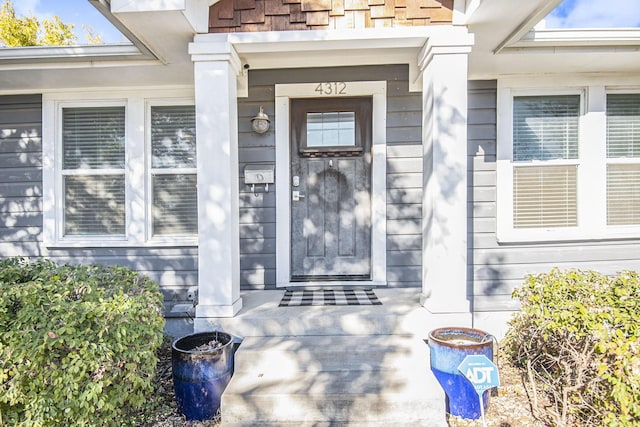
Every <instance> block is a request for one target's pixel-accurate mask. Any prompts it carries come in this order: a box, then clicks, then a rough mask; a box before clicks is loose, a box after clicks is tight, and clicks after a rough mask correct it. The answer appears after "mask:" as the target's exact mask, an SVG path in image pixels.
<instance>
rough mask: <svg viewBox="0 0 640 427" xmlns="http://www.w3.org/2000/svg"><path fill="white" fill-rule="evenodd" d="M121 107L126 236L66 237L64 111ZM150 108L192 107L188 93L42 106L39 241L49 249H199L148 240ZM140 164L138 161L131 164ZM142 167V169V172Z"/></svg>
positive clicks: (116, 93)
mask: <svg viewBox="0 0 640 427" xmlns="http://www.w3.org/2000/svg"><path fill="white" fill-rule="evenodd" d="M110 105H122V106H124V107H125V140H126V145H125V204H126V206H125V212H126V223H125V230H126V232H125V236H124V237H122V236H104V235H98V236H64V232H63V221H64V210H63V209H64V206H63V203H61V200H63V199H64V197H63V196H64V194H63V188H62V179H61V176H62V174H61V172H62V153H61V147H62V126H61V120H62V117H61V114H62V108H64V107H100V106H110ZM151 105H195V100H194V99H193V91H192V90H189V89H149V90H146V91H122V90H112V91H100V90H96V91H86V92H51V93H45V94H43V100H42V110H43V111H42V154H43V161H42V164H43V227H44V231H43V237H44V244H45V246H46V247H48V248H84V247H98V248H100V247H160V246H162V247H171V246H174V247H175V246H197V242H198V238H197V235H194V236H184V237H181V236H167V237H154V238H153V239H152V238H150V236H151V216H150V207H149V205H150V203H151V194H150V185H151V184H150V182H149V181H150V173H149V168H148V166H149V165H150V161H149V155H150V154H149V153H150V151H149V149H150V145H151V142H150V141H151V140H150V135H151V132H150V129H149V124H150V114H149V112H150V107H151ZM133 159H140V160H139V161H130V160H133ZM140 161H141V162H142V167H140V166H141V165H140Z"/></svg>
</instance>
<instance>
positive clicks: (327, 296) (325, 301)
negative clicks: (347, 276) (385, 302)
mask: <svg viewBox="0 0 640 427" xmlns="http://www.w3.org/2000/svg"><path fill="white" fill-rule="evenodd" d="M303 305H304V306H308V305H382V303H381V302H380V300H379V299H378V297H377V296H376V294H375V293H374V292H373V289H348V290H335V289H321V290H308V289H300V290H287V291H285V293H284V296H283V297H282V301H280V307H291V306H303Z"/></svg>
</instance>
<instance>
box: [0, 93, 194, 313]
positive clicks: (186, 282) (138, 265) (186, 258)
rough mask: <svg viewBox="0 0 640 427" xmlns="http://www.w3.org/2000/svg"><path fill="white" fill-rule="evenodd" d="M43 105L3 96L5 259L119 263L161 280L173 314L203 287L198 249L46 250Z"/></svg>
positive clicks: (0, 159) (0, 143) (0, 150)
mask: <svg viewBox="0 0 640 427" xmlns="http://www.w3.org/2000/svg"><path fill="white" fill-rule="evenodd" d="M41 135H42V100H41V96H40V95H11V96H0V201H1V202H0V206H1V209H2V218H3V220H2V223H0V257H2V258H6V257H11V256H24V257H46V258H49V259H51V260H53V261H56V262H60V263H65V262H69V263H101V264H107V265H108V264H117V265H122V266H126V267H130V268H133V269H135V270H138V271H140V272H141V273H144V274H147V275H148V276H150V277H151V278H152V279H154V280H155V281H157V282H158V283H159V284H160V286H161V287H162V291H163V293H164V295H165V303H166V304H165V305H166V308H167V310H170V309H171V306H173V305H174V304H175V303H180V302H184V301H186V299H187V291H188V288H189V287H197V285H198V281H197V275H198V265H197V249H196V248H175V247H174V248H167V249H164V248H100V249H97V248H96V249H92V248H82V249H62V248H56V249H54V248H49V249H48V248H46V247H45V246H44V244H43V215H42V188H43V186H42V138H41Z"/></svg>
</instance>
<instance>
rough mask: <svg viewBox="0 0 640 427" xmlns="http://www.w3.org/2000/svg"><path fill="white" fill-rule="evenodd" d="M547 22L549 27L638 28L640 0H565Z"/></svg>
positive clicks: (639, 24)
mask: <svg viewBox="0 0 640 427" xmlns="http://www.w3.org/2000/svg"><path fill="white" fill-rule="evenodd" d="M545 24H546V27H547V28H638V27H640V0H565V1H563V2H562V3H560V5H559V6H558V7H556V8H555V9H554V10H553V12H551V14H550V15H549V16H547V18H546V20H545Z"/></svg>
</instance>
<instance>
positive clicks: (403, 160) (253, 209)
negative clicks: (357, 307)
mask: <svg viewBox="0 0 640 427" xmlns="http://www.w3.org/2000/svg"><path fill="white" fill-rule="evenodd" d="M327 76H331V80H335V81H371V80H386V81H387V144H388V146H387V159H388V160H387V203H388V205H387V216H388V220H387V269H388V277H387V279H388V283H389V285H390V286H396V287H406V286H412V287H413V286H420V277H421V273H420V271H421V256H420V254H419V250H420V247H421V245H422V243H421V242H422V231H421V225H420V223H421V218H422V207H421V206H422V205H421V203H422V190H421V183H422V161H421V156H422V145H421V140H422V130H421V123H422V96H421V94H419V93H409V82H408V77H409V72H408V67H407V66H404V65H390V66H371V67H368V66H367V67H347V68H332V69H286V70H256V71H249V96H248V97H247V98H242V99H239V100H238V130H239V161H240V170H239V179H240V258H241V261H240V268H241V272H240V277H241V288H242V289H270V288H273V287H275V265H276V253H275V215H276V209H277V207H276V205H275V189H270V191H269V193H267V194H265V193H264V189H262V188H260V189H258V192H257V194H254V193H253V192H251V189H250V186H246V185H244V179H243V171H244V168H245V166H246V165H254V164H266V165H268V166H270V167H274V168H275V133H274V132H273V130H271V131H269V132H267V133H266V134H264V135H257V134H255V133H254V132H253V131H252V130H251V118H252V117H253V116H255V115H256V113H257V112H258V110H259V109H260V107H261V106H262V107H263V108H264V111H265V113H267V114H268V115H269V116H270V117H271V118H272V119H273V118H274V117H275V106H274V101H275V85H276V84H285V83H286V84H291V83H308V82H317V81H324V80H326V79H327ZM272 124H273V123H272ZM276 179H278V178H277V177H276ZM280 256H289V254H280Z"/></svg>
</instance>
